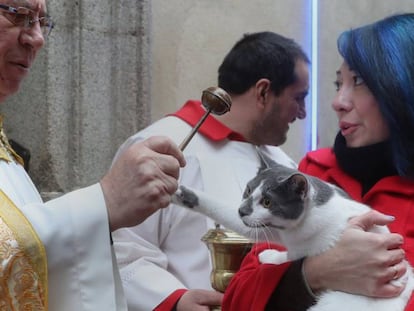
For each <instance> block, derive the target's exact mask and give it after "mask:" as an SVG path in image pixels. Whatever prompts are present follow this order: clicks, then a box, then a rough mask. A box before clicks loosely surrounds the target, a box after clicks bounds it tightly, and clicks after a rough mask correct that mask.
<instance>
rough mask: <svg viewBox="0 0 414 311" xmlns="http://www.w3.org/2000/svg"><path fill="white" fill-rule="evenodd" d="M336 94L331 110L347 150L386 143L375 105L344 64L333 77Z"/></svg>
mask: <svg viewBox="0 0 414 311" xmlns="http://www.w3.org/2000/svg"><path fill="white" fill-rule="evenodd" d="M336 75H337V80H336V81H335V84H336V87H337V94H336V96H335V98H334V100H333V102H332V108H333V109H334V110H335V112H336V115H337V117H338V125H339V129H340V131H341V133H342V135H343V136H344V137H345V140H346V144H347V146H348V147H351V148H352V147H362V146H368V145H372V144H375V143H379V142H382V141H384V140H387V139H388V137H389V129H388V126H387V124H386V122H385V119H384V117H383V116H382V114H381V112H380V110H379V106H378V103H377V101H376V100H375V98H374V96H373V95H372V93H371V91H370V90H369V89H368V87H367V86H366V85H365V82H364V81H363V80H362V78H361V77H360V76H359V75H358V74H357V73H356V72H354V71H351V70H350V69H349V67H348V65H347V64H346V63H345V62H344V63H343V64H342V65H341V67H340V68H339V70H338V71H337V73H336Z"/></svg>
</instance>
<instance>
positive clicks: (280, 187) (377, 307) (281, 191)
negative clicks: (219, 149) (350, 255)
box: [173, 154, 414, 311]
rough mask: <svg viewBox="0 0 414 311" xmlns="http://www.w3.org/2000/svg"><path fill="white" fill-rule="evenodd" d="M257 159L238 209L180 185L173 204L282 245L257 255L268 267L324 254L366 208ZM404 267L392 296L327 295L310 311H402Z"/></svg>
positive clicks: (412, 283)
mask: <svg viewBox="0 0 414 311" xmlns="http://www.w3.org/2000/svg"><path fill="white" fill-rule="evenodd" d="M259 155H260V157H261V160H262V167H261V168H260V170H259V172H258V174H257V176H256V177H254V178H253V179H252V180H251V181H249V182H248V184H247V186H246V188H245V191H244V194H243V200H242V203H241V205H240V206H239V208H238V210H237V208H235V207H234V206H229V205H227V204H224V203H222V202H221V201H220V200H217V199H215V198H212V197H210V196H208V195H206V194H205V193H203V192H200V191H195V190H191V189H189V188H186V187H184V186H180V187H179V189H178V190H177V192H176V194H175V195H174V197H173V202H174V203H176V204H179V205H182V206H184V207H187V208H190V209H192V210H194V211H197V212H199V213H202V214H204V215H206V216H208V217H210V218H212V219H214V220H215V221H216V222H218V223H220V224H222V225H224V226H225V227H226V228H228V229H231V230H234V231H236V232H237V233H239V234H242V235H244V236H246V237H249V238H252V239H255V240H257V241H272V242H275V243H280V244H283V245H284V246H285V247H286V248H287V253H286V252H278V251H276V250H270V249H269V250H266V251H264V252H262V253H261V254H259V260H260V262H261V263H271V264H280V263H282V262H285V261H287V260H295V259H299V258H302V257H306V256H311V255H316V254H319V253H321V252H323V251H325V250H327V249H328V248H330V247H332V246H333V245H334V244H335V242H336V241H337V240H338V239H339V237H340V235H341V233H342V232H343V230H344V229H345V227H346V225H347V221H348V220H349V219H350V218H351V217H353V216H356V215H361V214H363V213H366V212H367V211H369V210H370V208H369V207H368V206H366V205H364V204H361V203H358V202H356V201H353V200H351V199H350V198H349V197H348V196H347V195H346V193H345V192H344V191H342V190H341V189H339V188H338V187H335V186H333V185H331V184H329V183H326V182H324V181H321V180H320V179H318V178H315V177H311V176H308V175H305V174H303V173H300V172H298V171H297V170H295V169H291V168H287V167H285V166H282V165H279V164H277V163H275V162H273V161H272V160H270V159H268V158H266V157H265V156H264V155H263V154H259ZM372 231H375V232H379V233H381V232H384V233H385V232H389V231H388V228H387V227H385V226H376V227H374V228H373V230H372ZM355 260H358V258H355ZM407 265H408V267H407V272H406V274H405V275H404V276H402V277H401V278H400V279H398V280H393V281H392V282H396V283H397V284H398V282H404V283H406V287H405V290H404V291H403V293H402V294H401V295H400V296H398V297H396V298H387V299H377V298H370V297H365V296H359V295H352V294H348V293H344V292H339V291H325V292H324V293H322V294H321V295H320V296H319V298H318V302H317V304H315V305H314V306H312V307H311V308H310V309H308V311H333V310H335V311H349V310H352V311H371V310H372V311H403V310H404V308H405V306H406V304H407V302H408V300H409V298H410V296H411V292H412V291H413V289H414V277H413V272H412V268H411V267H410V266H409V264H408V262H407Z"/></svg>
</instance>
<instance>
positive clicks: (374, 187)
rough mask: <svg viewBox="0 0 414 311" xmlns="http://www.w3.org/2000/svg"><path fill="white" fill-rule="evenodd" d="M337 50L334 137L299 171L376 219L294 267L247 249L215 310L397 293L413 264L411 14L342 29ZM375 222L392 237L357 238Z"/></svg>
mask: <svg viewBox="0 0 414 311" xmlns="http://www.w3.org/2000/svg"><path fill="white" fill-rule="evenodd" d="M338 51H339V53H340V54H341V56H342V57H343V63H342V65H341V66H340V68H339V69H338V71H337V72H336V81H335V86H336V89H337V95H336V96H335V98H334V100H333V102H332V108H333V109H334V111H335V112H336V115H337V117H338V127H339V132H338V134H337V136H336V139H335V142H334V145H333V147H332V148H324V149H319V150H316V151H312V152H309V153H308V154H307V155H306V156H305V158H304V159H303V160H302V161H301V162H300V164H299V169H300V170H301V171H303V172H305V173H307V174H310V175H313V176H316V177H319V178H321V179H323V180H325V181H328V182H331V183H334V184H336V185H338V186H339V187H341V188H342V189H344V190H345V191H346V192H347V193H348V194H349V195H350V196H351V197H352V198H353V199H354V200H357V201H359V202H362V203H365V204H367V205H369V206H371V207H372V208H373V209H374V210H376V211H377V212H370V213H368V214H366V215H363V216H360V217H356V218H354V219H352V220H350V222H349V225H348V228H347V229H346V230H345V231H344V233H343V235H342V237H341V239H340V241H339V242H338V243H337V245H336V246H335V247H333V248H332V249H330V250H328V251H326V252H325V253H323V254H321V255H318V256H314V257H308V258H305V259H302V260H299V261H297V262H288V263H285V264H282V265H268V264H267V265H266V264H261V263H260V262H259V259H258V254H259V253H260V252H261V251H262V250H264V249H268V248H269V245H268V243H266V245H265V244H258V245H256V247H255V248H254V249H253V250H252V252H250V253H249V254H248V255H247V257H246V258H245V260H244V262H243V264H242V267H241V269H240V271H239V272H238V273H237V274H236V276H235V277H234V278H233V279H232V281H231V283H230V285H229V287H228V289H227V290H226V293H225V296H224V303H223V308H222V309H223V310H224V311H227V310H247V309H246V306H252V309H251V310H281V311H285V310H306V309H307V308H309V307H310V306H311V305H313V304H314V303H315V302H316V299H317V294H318V292H321V291H323V290H326V289H331V290H337V291H344V292H348V293H353V294H359V295H365V296H371V297H379V298H388V297H396V296H398V295H399V294H400V293H401V292H402V291H403V289H404V285H402V286H395V285H394V284H393V283H391V281H392V280H394V279H397V278H399V277H401V276H402V275H404V273H405V272H406V270H407V266H406V265H405V264H404V261H403V258H404V257H405V258H406V259H407V260H408V261H409V262H410V263H411V264H414V221H412V219H414V215H413V214H414V14H411V13H406V14H398V15H393V16H389V17H387V18H384V19H382V20H379V21H377V22H375V23H372V24H369V25H365V26H362V27H359V28H355V29H351V30H348V31H345V32H343V33H342V34H341V35H340V36H339V38H338ZM378 212H380V213H378ZM386 215H393V217H387V216H386ZM392 220H393V221H392ZM375 224H376V225H384V224H387V225H388V227H389V229H390V231H391V232H393V233H392V234H388V235H381V236H379V235H377V234H372V233H369V232H366V231H367V230H368V229H369V228H370V227H372V226H373V225H375ZM271 247H274V248H276V249H280V247H278V246H276V245H275V246H271ZM252 288H254V291H252V290H251V289H252ZM248 310H250V309H248ZM405 310H406V311H413V310H414V299H411V300H410V301H409V302H408V305H407V307H406V309H405Z"/></svg>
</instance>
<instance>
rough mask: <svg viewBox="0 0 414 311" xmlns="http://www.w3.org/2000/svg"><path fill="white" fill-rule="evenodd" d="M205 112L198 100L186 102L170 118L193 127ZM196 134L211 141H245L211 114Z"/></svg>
mask: <svg viewBox="0 0 414 311" xmlns="http://www.w3.org/2000/svg"><path fill="white" fill-rule="evenodd" d="M205 112H206V111H205V110H204V108H203V107H202V105H201V102H200V101H199V100H188V101H187V102H186V103H185V104H184V106H183V107H181V108H180V109H179V110H178V111H176V112H175V113H172V114H170V116H175V117H177V118H180V119H181V120H183V121H185V122H187V123H188V124H189V125H191V126H195V125H196V124H197V122H198V121H199V120H200V119H201V117H202V116H203V115H204V113H205ZM198 132H199V133H200V134H202V135H204V136H206V137H207V138H209V139H211V140H213V141H220V140H224V139H226V138H228V139H230V140H236V141H242V142H245V141H246V139H245V138H244V137H243V136H242V135H241V134H239V133H237V132H234V131H232V130H231V129H229V128H228V127H227V126H225V125H224V124H223V123H221V122H220V121H218V120H217V119H216V118H214V117H213V116H212V115H211V114H210V115H209V116H208V117H207V118H206V120H205V121H204V123H203V124H202V125H201V126H200V128H199V129H198Z"/></svg>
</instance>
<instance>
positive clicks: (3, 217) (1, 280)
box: [0, 190, 47, 311]
mask: <svg viewBox="0 0 414 311" xmlns="http://www.w3.org/2000/svg"><path fill="white" fill-rule="evenodd" d="M0 310H10V311H14V310H16V311H17V310H19V311H20V310H36V311H37V310H39V311H46V310H47V259H46V251H45V249H44V247H43V245H42V243H41V241H40V240H39V238H38V236H37V234H36V233H35V231H34V230H33V228H32V226H31V224H30V223H29V222H28V220H27V219H26V217H25V216H24V215H23V214H22V213H21V212H20V210H19V209H18V208H17V207H16V206H15V205H14V204H13V202H12V201H11V200H10V199H9V198H8V197H7V196H6V194H4V192H2V191H1V190H0Z"/></svg>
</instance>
